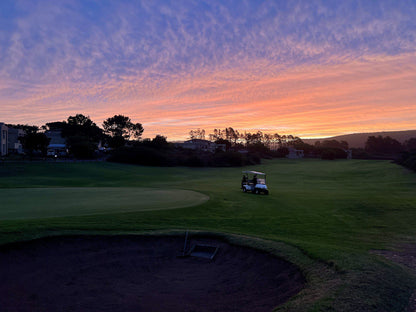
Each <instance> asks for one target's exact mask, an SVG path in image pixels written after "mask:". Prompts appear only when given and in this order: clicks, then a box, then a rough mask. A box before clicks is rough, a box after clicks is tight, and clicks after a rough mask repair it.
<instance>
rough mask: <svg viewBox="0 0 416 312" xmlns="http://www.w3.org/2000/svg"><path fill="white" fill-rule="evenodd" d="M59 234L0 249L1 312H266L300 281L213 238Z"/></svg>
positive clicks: (268, 259) (254, 253)
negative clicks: (204, 251)
mask: <svg viewBox="0 0 416 312" xmlns="http://www.w3.org/2000/svg"><path fill="white" fill-rule="evenodd" d="M195 244H200V245H202V246H205V245H210V246H215V247H218V249H217V252H216V254H215V257H214V258H213V259H212V260H210V259H206V258H201V257H193V256H188V257H181V255H182V253H181V250H182V249H183V246H184V237H179V236H135V235H127V236H125V235H123V236H98V235H97V236H61V237H49V238H42V239H37V240H33V241H30V242H22V243H15V244H9V245H4V246H1V247H0V278H1V283H0V294H1V296H0V311H221V312H225V311H250V312H254V311H272V310H273V308H275V307H276V306H278V305H280V304H282V303H284V302H286V301H287V300H288V299H289V298H290V297H292V296H293V295H295V294H296V293H298V292H299V291H300V290H301V289H302V288H303V287H304V283H305V279H304V277H303V275H302V274H301V272H300V271H299V270H298V269H297V268H296V267H295V266H294V265H292V264H290V263H289V262H287V261H284V260H282V259H279V258H277V257H275V256H272V255H270V254H267V253H264V252H261V251H258V250H254V249H251V248H245V247H241V246H235V245H232V244H229V243H227V242H226V241H225V240H220V239H218V238H212V237H204V236H201V237H199V236H198V237H192V238H191V240H190V247H192V245H194V246H195Z"/></svg>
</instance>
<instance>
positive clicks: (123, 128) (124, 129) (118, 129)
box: [103, 115, 144, 147]
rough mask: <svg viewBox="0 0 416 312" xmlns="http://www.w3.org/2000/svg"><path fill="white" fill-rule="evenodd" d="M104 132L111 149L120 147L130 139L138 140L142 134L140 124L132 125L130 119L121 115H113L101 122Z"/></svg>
mask: <svg viewBox="0 0 416 312" xmlns="http://www.w3.org/2000/svg"><path fill="white" fill-rule="evenodd" d="M103 128H104V132H105V133H106V134H108V135H109V136H110V137H111V139H110V140H109V143H110V146H111V147H120V146H123V145H124V144H125V142H126V141H129V140H131V139H135V140H138V139H140V137H141V135H142V133H143V130H144V129H143V126H142V124H141V123H133V122H132V121H131V119H130V118H129V117H127V116H123V115H115V116H113V117H110V118H107V119H106V120H104V122H103Z"/></svg>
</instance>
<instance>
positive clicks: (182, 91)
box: [0, 0, 416, 138]
mask: <svg viewBox="0 0 416 312" xmlns="http://www.w3.org/2000/svg"><path fill="white" fill-rule="evenodd" d="M415 48H416V2H415V1H263V2H261V1H42V0H41V1H7V0H6V1H1V2H0V119H1V121H4V122H7V123H17V122H19V123H30V124H38V125H41V124H43V123H45V122H48V121H53V120H63V119H66V118H67V117H68V116H69V115H73V114H76V113H84V114H86V115H90V116H91V118H92V119H93V120H94V121H96V122H97V123H98V124H101V122H102V120H103V119H105V118H107V117H110V116H113V115H114V114H118V113H121V114H125V115H128V116H130V117H132V119H133V120H134V121H136V122H141V123H143V125H144V127H145V136H146V134H147V135H148V136H149V137H150V136H153V135H155V134H156V133H160V134H164V135H167V136H168V138H169V137H172V138H180V137H182V136H186V135H187V133H188V131H189V130H190V129H192V128H206V129H207V130H210V129H212V128H215V127H222V126H232V127H234V128H238V129H248V130H250V129H261V130H263V131H272V132H287V133H292V134H296V135H300V136H325V135H334V134H341V133H348V132H362V131H374V130H403V129H410V128H415V126H416V103H415V98H416V97H415V95H416V90H415V89H416V87H415V86H416V78H415V77H416V74H415V72H416V70H415V69H416V58H415V56H416V53H415ZM342 88H345V90H342ZM354 112H355V113H354ZM361 115H362V116H361ZM360 116H361V117H360ZM311 119H314V121H313V122H311ZM318 119H321V121H320V122H319V120H318ZM347 121H349V122H347ZM146 132H147V133H146Z"/></svg>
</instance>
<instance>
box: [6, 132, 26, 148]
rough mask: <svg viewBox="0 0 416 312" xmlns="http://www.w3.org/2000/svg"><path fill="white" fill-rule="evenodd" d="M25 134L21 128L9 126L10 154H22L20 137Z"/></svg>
mask: <svg viewBox="0 0 416 312" xmlns="http://www.w3.org/2000/svg"><path fill="white" fill-rule="evenodd" d="M24 135H25V131H24V130H23V129H17V128H9V139H8V141H9V153H10V154H22V153H23V146H22V143H20V138H21V137H23V136H24Z"/></svg>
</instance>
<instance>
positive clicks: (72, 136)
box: [7, 114, 144, 158]
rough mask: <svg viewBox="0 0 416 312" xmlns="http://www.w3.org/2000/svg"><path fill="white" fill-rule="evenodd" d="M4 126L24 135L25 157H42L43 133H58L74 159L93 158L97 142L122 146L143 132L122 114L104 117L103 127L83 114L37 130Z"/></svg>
mask: <svg viewBox="0 0 416 312" xmlns="http://www.w3.org/2000/svg"><path fill="white" fill-rule="evenodd" d="M7 126H8V127H12V128H16V129H22V130H24V132H25V135H24V136H22V137H20V139H19V140H20V142H21V144H22V146H23V148H24V149H25V150H26V151H27V152H28V153H29V155H33V154H34V153H35V152H40V153H41V155H46V150H47V147H48V145H49V143H50V139H49V138H48V136H47V135H46V133H45V132H47V131H50V132H51V131H59V133H60V135H61V136H62V138H64V139H65V142H66V146H67V147H68V149H69V152H70V154H71V155H72V156H74V157H75V158H93V157H94V154H95V152H96V150H97V148H98V145H99V143H101V144H105V145H106V146H108V147H110V148H118V147H121V146H124V145H125V144H126V142H129V141H131V140H138V139H140V137H141V135H142V133H143V131H144V129H143V126H142V124H140V123H133V122H132V121H131V119H130V118H129V117H127V116H123V115H115V116H113V117H110V118H107V119H106V120H104V122H103V125H102V126H103V128H100V127H98V126H97V125H96V123H94V122H93V121H92V120H91V119H90V117H89V116H85V115H83V114H76V115H75V116H69V117H68V118H67V120H65V121H55V122H49V123H46V124H45V125H43V126H41V127H37V126H30V125H20V124H17V125H13V124H8V125H7Z"/></svg>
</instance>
